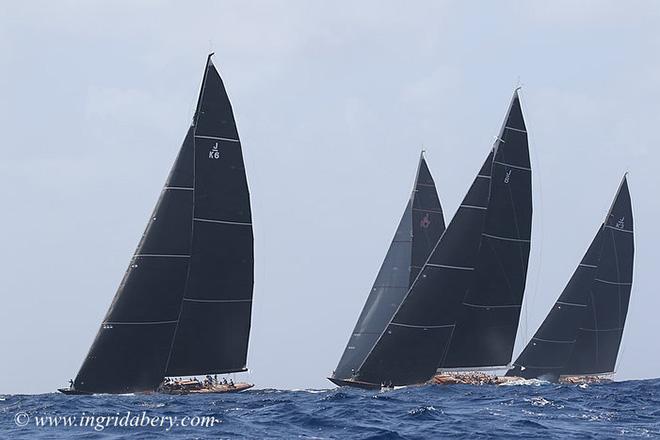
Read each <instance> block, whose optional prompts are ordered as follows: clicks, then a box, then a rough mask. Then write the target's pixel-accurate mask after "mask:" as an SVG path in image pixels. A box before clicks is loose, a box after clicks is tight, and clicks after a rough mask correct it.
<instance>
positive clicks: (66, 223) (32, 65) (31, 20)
mask: <svg viewBox="0 0 660 440" xmlns="http://www.w3.org/2000/svg"><path fill="white" fill-rule="evenodd" d="M209 50H213V51H215V53H216V55H215V64H216V66H217V67H218V69H219V71H220V73H221V75H222V76H223V78H224V81H225V84H226V87H227V89H228V92H229V95H230V98H231V100H232V103H233V106H234V111H235V114H236V119H237V123H238V128H239V132H240V135H241V139H242V143H243V149H244V155H245V162H246V167H247V172H248V179H249V184H250V190H251V195H252V206H253V217H254V218H253V220H254V232H255V253H256V256H255V258H256V259H255V271H256V280H255V291H254V314H253V321H252V338H251V341H250V353H249V359H248V366H249V367H250V368H251V370H252V371H251V373H250V375H249V376H248V377H247V378H246V379H248V380H250V381H252V382H255V383H256V384H257V386H259V387H279V388H307V387H316V388H319V387H328V386H330V383H329V382H327V381H326V379H325V377H326V376H327V375H329V374H330V373H331V372H332V370H333V369H334V367H335V366H336V363H337V361H338V359H339V356H340V355H341V353H342V350H343V349H344V346H345V344H346V341H347V338H348V336H349V334H350V332H351V330H352V328H353V325H354V323H355V320H356V319H357V316H358V314H359V313H360V310H361V308H362V305H363V303H364V300H365V298H366V296H367V294H368V292H369V289H370V288H371V284H372V282H373V280H374V278H375V276H376V272H377V270H378V268H379V267H380V264H381V262H382V259H383V257H384V255H385V253H386V251H387V248H388V246H389V243H390V240H391V238H392V235H393V233H394V230H395V229H396V225H397V223H398V221H399V218H400V215H401V213H402V210H403V208H404V206H405V204H406V201H407V199H408V197H409V194H410V190H411V186H412V182H413V178H414V174H415V170H416V166H417V159H418V155H419V150H420V149H421V147H422V146H424V148H426V150H427V159H428V162H429V166H430V168H431V172H432V173H433V176H434V178H435V181H436V184H437V187H438V192H439V194H440V198H441V201H442V204H443V207H444V209H445V212H446V217H447V218H448V219H449V218H451V216H452V215H453V213H454V211H455V210H456V207H457V205H458V204H459V203H460V200H461V199H462V197H463V195H464V193H465V191H466V190H467V188H468V185H469V184H470V182H471V181H472V179H473V177H474V175H475V173H476V171H477V169H478V168H479V166H480V164H481V163H482V161H483V158H484V157H485V154H486V153H487V151H488V150H489V148H490V147H491V145H492V142H493V138H494V136H495V135H496V134H497V132H498V130H499V127H500V125H501V122H502V118H503V117H504V113H505V111H506V108H507V106H508V103H509V99H510V96H511V93H512V91H513V89H514V87H515V86H516V84H517V83H518V81H520V82H521V83H522V84H523V89H522V99H523V106H524V111H525V117H526V121H527V126H528V130H529V133H530V148H531V157H532V167H533V176H534V232H533V242H532V257H531V260H530V268H529V274H528V283H527V291H526V299H525V301H526V307H525V309H524V311H523V317H522V319H521V328H520V330H519V335H520V337H519V342H518V344H517V349H516V353H515V354H517V353H518V352H519V351H520V350H521V349H522V343H523V342H524V340H525V338H529V337H530V336H531V334H533V332H534V331H535V329H536V327H537V326H538V325H539V323H540V322H541V320H542V319H543V318H544V316H545V314H546V313H547V311H548V309H549V308H550V307H551V304H552V303H553V302H554V301H555V299H556V298H557V296H558V295H559V294H560V292H561V290H562V289H563V287H564V285H565V283H566V282H567V280H568V278H569V276H570V275H571V273H572V272H573V270H574V269H575V266H576V265H577V263H578V261H579V260H580V258H581V256H582V254H583V253H584V251H585V250H586V247H587V245H588V244H589V242H590V241H591V239H592V237H593V235H594V233H595V232H596V229H597V227H598V226H599V224H600V223H601V222H602V219H603V217H604V216H605V214H606V211H607V208H608V206H609V204H610V202H611V200H612V197H613V196H614V193H615V191H616V189H617V186H618V184H619V181H620V179H621V176H622V175H623V173H624V172H625V171H626V170H628V171H630V189H631V192H632V197H633V205H634V213H635V229H636V236H635V237H636V260H635V280H634V287H633V297H632V303H631V307H630V312H629V315H628V322H627V326H626V331H625V336H624V342H623V349H622V352H621V354H620V357H619V366H618V376H617V377H618V378H619V379H630V378H643V377H655V376H660V351H659V350H658V348H657V347H658V346H657V335H658V334H659V333H660V320H659V319H658V318H657V316H658V310H659V309H660V298H659V296H658V288H657V287H656V286H657V283H658V282H657V274H658V269H659V267H658V264H659V262H660V255H659V252H660V251H659V250H658V249H660V246H659V241H660V237H659V235H658V232H657V231H658V218H659V217H660V200H659V195H658V194H660V173H659V172H658V171H659V167H658V164H659V163H660V152H659V148H658V147H659V146H660V131H659V127H660V110H659V109H658V105H659V103H660V58H659V57H658V54H659V53H660V3H658V2H651V1H627V2H621V1H579V2H578V1H574V0H555V1H552V2H547V1H520V2H516V1H500V2H490V1H483V2H459V1H456V2H443V1H411V2H401V1H376V0H374V1H360V2H354V1H346V2H344V1H324V2H322V1H303V0H300V1H286V2H285V1H279V2H278V1H268V2H266V1H264V2H255V1H245V0H241V1H231V2H230V1H213V2H212V1H209V2H194V6H193V5H192V3H190V4H189V3H188V2H174V1H172V2H160V1H158V2H157V1H138V2H136V1H132V0H131V1H128V0H126V1H112V2H110V1H107V2H83V1H79V2H73V1H57V2H52V1H41V2H38V1H35V2H17V1H15V2H5V3H4V4H3V6H2V13H0V133H1V134H0V135H1V139H2V141H1V142H0V149H1V152H2V155H1V159H0V200H2V206H3V209H2V216H1V217H0V243H1V245H2V249H3V250H4V252H2V253H1V254H0V279H1V280H2V282H1V283H0V297H1V299H2V303H1V306H0V349H1V352H2V362H0V392H3V393H36V392H50V391H53V390H55V388H56V387H58V386H63V385H66V383H67V381H68V379H69V378H72V377H74V376H75V374H76V372H77V370H78V368H79V366H80V365H81V363H82V360H83V358H84V356H85V354H86V353H87V350H88V348H89V346H90V344H91V342H92V340H93V338H94V336H95V334H96V331H97V329H98V326H99V323H100V322H101V319H102V318H103V316H104V314H105V312H106V310H107V307H108V305H109V304H110V301H111V299H112V297H113V295H114V293H115V290H116V288H117V286H118V284H119V282H120V280H121V278H122V276H123V273H124V271H125V269H126V267H127V265H128V262H129V259H130V257H131V255H132V253H133V251H134V249H135V246H136V244H137V241H138V239H139V237H140V235H141V234H142V231H143V228H144V226H145V225H146V221H147V218H148V216H149V214H150V212H151V210H152V208H153V206H154V204H155V202H156V199H157V197H158V194H159V192H160V189H161V187H162V185H163V183H164V180H165V177H166V175H167V173H168V171H169V168H170V166H171V163H172V161H173V160H174V158H175V156H176V153H177V151H178V149H179V146H180V143H181V140H182V139H183V136H184V134H185V132H186V129H187V128H188V126H189V124H190V121H191V118H192V115H193V111H194V105H195V102H196V98H197V93H198V88H199V84H200V81H201V76H202V73H203V67H204V62H205V59H206V55H207V53H208V52H209Z"/></svg>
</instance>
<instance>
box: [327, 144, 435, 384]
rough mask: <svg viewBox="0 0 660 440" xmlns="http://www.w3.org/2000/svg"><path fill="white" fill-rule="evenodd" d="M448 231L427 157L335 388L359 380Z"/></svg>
mask: <svg viewBox="0 0 660 440" xmlns="http://www.w3.org/2000/svg"><path fill="white" fill-rule="evenodd" d="M444 230H445V222H444V216H443V213H442V207H441V205H440V199H439V197H438V193H437V191H436V187H435V182H434V181H433V177H432V176H431V173H430V171H429V169H428V166H427V164H426V160H425V159H424V155H423V154H422V155H421V156H420V160H419V166H418V169H417V177H416V179H415V186H414V189H413V192H412V194H411V196H410V200H409V201H408V204H407V205H406V208H405V210H404V212H403V216H402V217H401V221H400V222H399V226H398V228H397V230H396V233H395V234H394V239H393V240H392V243H391V244H390V248H389V250H388V251H387V255H386V256H385V260H384V261H383V264H382V265H381V268H380V271H379V272H378V276H377V277H376V281H375V282H374V285H373V287H372V289H371V292H370V293H369V296H368V297H367V301H366V303H365V305H364V308H363V309H362V312H361V314H360V317H359V318H358V321H357V324H356V325H355V329H354V330H353V333H352V334H351V336H350V339H349V341H348V344H347V346H346V349H345V350H344V353H343V355H342V357H341V359H340V361H339V364H338V365H337V368H336V369H335V371H334V372H333V375H332V377H331V378H330V380H331V381H332V382H334V383H336V384H337V385H344V384H345V382H346V381H352V380H353V379H354V376H355V372H356V370H357V369H358V368H359V366H360V365H361V364H362V362H363V361H364V359H365V357H366V356H367V354H368V353H369V350H371V348H372V347H373V346H374V344H375V342H376V340H377V339H378V337H379V336H380V335H381V333H382V332H383V329H384V328H385V326H387V324H388V323H389V322H390V320H391V319H392V315H393V314H394V312H395V311H396V309H397V308H398V307H399V305H400V304H401V301H402V300H403V297H404V296H405V294H406V292H407V291H408V288H409V287H410V284H411V283H412V282H413V281H414V280H415V278H416V277H417V274H418V272H419V270H420V269H421V267H422V265H423V264H424V262H425V261H426V259H427V258H428V255H429V253H430V251H431V249H432V248H433V246H435V243H436V242H437V241H438V239H439V238H440V236H441V235H442V233H443V232H444Z"/></svg>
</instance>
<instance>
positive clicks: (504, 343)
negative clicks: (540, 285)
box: [440, 89, 532, 369]
mask: <svg viewBox="0 0 660 440" xmlns="http://www.w3.org/2000/svg"><path fill="white" fill-rule="evenodd" d="M531 232H532V173H531V165H530V160H529V144H528V141H527V128H526V126H525V121H524V118H523V114H522V109H521V105H520V97H519V95H518V89H516V90H515V91H514V93H513V98H512V100H511V104H510V106H509V111H508V113H507V116H506V118H505V122H504V124H503V127H502V130H501V132H500V136H499V137H498V138H497V141H496V145H495V155H494V158H493V168H492V178H491V186H490V196H489V200H488V209H487V211H486V218H485V223H484V229H483V231H482V233H481V244H480V246H479V254H478V256H477V259H476V264H475V266H474V272H473V274H474V276H473V278H472V280H471V286H470V287H469V289H468V290H467V293H466V295H465V297H464V298H463V302H462V306H461V309H460V313H459V314H458V316H457V321H456V326H455V328H454V332H453V334H452V338H451V343H450V346H449V349H448V350H447V355H446V357H445V358H444V360H443V362H442V364H441V365H440V366H441V367H442V368H456V369H474V368H484V367H497V366H504V365H507V364H508V363H509V362H510V361H511V355H512V353H513V347H514V342H515V338H516V332H517V330H518V321H519V319H520V311H521V306H522V300H523V293H524V290H525V283H526V279H527V265H528V261H529V252H530V240H531Z"/></svg>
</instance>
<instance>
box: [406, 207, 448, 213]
mask: <svg viewBox="0 0 660 440" xmlns="http://www.w3.org/2000/svg"><path fill="white" fill-rule="evenodd" d="M412 210H413V211H418V212H431V213H433V214H442V213H443V212H442V211H437V210H435V209H422V208H412Z"/></svg>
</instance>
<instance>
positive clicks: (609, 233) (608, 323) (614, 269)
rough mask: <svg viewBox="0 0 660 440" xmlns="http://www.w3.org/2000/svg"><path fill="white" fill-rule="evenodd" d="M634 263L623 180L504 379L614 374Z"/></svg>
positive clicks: (629, 210) (632, 233)
mask: <svg viewBox="0 0 660 440" xmlns="http://www.w3.org/2000/svg"><path fill="white" fill-rule="evenodd" d="M633 262H634V230H633V216H632V204H631V200H630V193H629V190H628V182H627V179H626V176H624V177H623V180H622V181H621V184H620V185H619V189H618V191H617V194H616V196H615V198H614V201H613V203H612V206H611V207H610V210H609V211H608V213H607V216H606V217H605V221H604V222H603V224H602V225H601V227H600V228H599V230H598V232H597V233H596V236H595V238H594V240H593V241H592V243H591V245H590V246H589V249H588V250H587V253H586V254H585V256H584V258H583V259H582V261H581V262H580V264H579V265H578V267H577V268H576V270H575V272H574V273H573V276H572V277H571V279H570V281H569V282H568V284H567V285H566V287H565V288H564V290H563V292H562V293H561V295H560V296H559V299H558V300H557V302H556V303H555V304H554V306H553V307H552V309H551V310H550V312H549V313H548V315H547V316H546V318H545V320H544V321H543V323H542V324H541V326H540V327H539V329H538V330H537V332H536V334H535V335H534V337H533V338H532V340H531V341H530V343H529V344H528V345H527V347H525V349H524V350H523V352H522V353H521V354H520V356H519V357H518V359H516V361H515V363H514V366H513V368H512V369H511V370H509V371H508V372H507V375H508V376H520V377H525V378H542V379H549V380H556V379H557V378H559V376H560V375H598V374H607V373H612V372H614V367H615V365H616V359H617V356H618V352H619V346H620V345H621V338H622V336H623V328H624V325H625V320H626V315H627V311H628V304H629V302H630V291H631V288H632V274H633Z"/></svg>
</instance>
